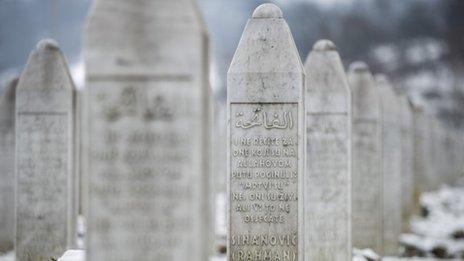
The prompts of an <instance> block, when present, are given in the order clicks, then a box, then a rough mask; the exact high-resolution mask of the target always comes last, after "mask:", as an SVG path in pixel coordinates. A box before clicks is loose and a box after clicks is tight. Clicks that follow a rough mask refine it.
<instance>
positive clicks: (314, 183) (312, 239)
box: [305, 40, 352, 260]
mask: <svg viewBox="0 0 464 261" xmlns="http://www.w3.org/2000/svg"><path fill="white" fill-rule="evenodd" d="M305 69H306V73H307V77H306V98H305V103H306V136H307V142H306V152H307V165H306V168H307V169H306V174H305V179H306V182H305V186H306V187H305V193H306V197H305V200H307V201H306V203H305V204H307V205H308V206H309V208H307V210H306V212H305V222H306V230H305V236H306V241H305V245H306V247H305V249H306V250H307V251H308V253H307V254H309V255H307V260H349V259H351V248H352V247H351V197H350V195H351V164H350V160H351V159H350V155H351V147H350V140H351V137H350V129H351V118H350V111H351V97H350V88H349V86H348V81H347V78H346V74H345V69H344V68H343V65H342V62H341V60H340V57H339V55H338V53H337V51H336V47H335V45H334V44H333V43H332V42H330V41H327V40H321V41H319V42H317V43H316V44H315V45H314V48H313V51H312V52H311V53H310V54H309V56H308V59H307V60H306V64H305Z"/></svg>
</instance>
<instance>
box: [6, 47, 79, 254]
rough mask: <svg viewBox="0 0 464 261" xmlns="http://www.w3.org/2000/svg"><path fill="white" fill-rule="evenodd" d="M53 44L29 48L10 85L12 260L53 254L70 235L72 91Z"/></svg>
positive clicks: (72, 219) (66, 243) (72, 217)
mask: <svg viewBox="0 0 464 261" xmlns="http://www.w3.org/2000/svg"><path fill="white" fill-rule="evenodd" d="M73 88H74V84H73V82H72V79H71V77H70V75H69V71H68V67H67V64H66V61H65V58H64V57H63V55H62V53H61V51H60V50H59V47H58V46H57V44H56V43H55V42H54V41H52V40H43V41H41V42H40V43H39V44H38V45H37V48H36V50H34V51H32V53H31V55H30V57H29V60H28V62H27V65H26V68H25V69H24V71H23V74H22V75H21V78H20V80H19V83H18V87H17V90H16V115H15V116H16V153H17V155H16V242H15V251H16V260H18V261H22V260H34V261H36V260H37V261H41V260H43V261H45V260H47V261H49V260H51V259H53V258H55V259H56V258H58V257H60V255H61V254H62V253H63V252H64V250H66V248H67V247H68V246H69V245H70V244H71V243H72V240H73V239H74V237H75V235H74V227H75V213H73V208H72V202H73V191H74V190H73V184H72V181H73V176H72V170H73V167H72V159H73V156H72V152H73V148H72V143H73V138H72V137H73V136H72V135H73V129H72V126H73V122H72V117H73V116H72V99H73V98H72V95H73Z"/></svg>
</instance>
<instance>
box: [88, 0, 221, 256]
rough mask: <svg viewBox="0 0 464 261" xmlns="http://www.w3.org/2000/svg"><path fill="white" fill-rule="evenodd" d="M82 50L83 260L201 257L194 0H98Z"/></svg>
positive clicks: (202, 164)
mask: <svg viewBox="0 0 464 261" xmlns="http://www.w3.org/2000/svg"><path fill="white" fill-rule="evenodd" d="M84 50H85V51H84V52H85V61H86V68H87V101H85V104H86V105H85V106H87V109H86V110H87V113H88V115H87V116H86V118H87V121H88V124H89V125H88V130H87V131H89V132H88V133H87V134H84V137H86V136H87V138H88V139H89V140H87V141H85V142H84V143H86V144H88V145H87V147H88V156H89V158H88V166H86V167H84V168H86V169H87V171H88V176H89V178H88V179H89V180H88V181H87V182H86V183H88V184H89V185H88V190H89V192H88V193H89V199H88V202H89V203H88V211H87V212H88V213H87V235H88V238H87V253H86V255H87V260H90V261H99V260H120V261H123V260H127V261H131V260H135V259H136V260H141V261H143V260H163V261H177V260H182V261H183V260H192V261H203V260H207V258H208V254H209V252H210V249H211V232H210V230H209V229H210V225H212V222H211V215H210V210H209V206H210V204H209V203H210V202H209V200H210V199H209V198H210V192H209V188H210V185H209V182H210V181H209V173H210V170H211V168H210V164H211V160H210V150H211V148H210V147H211V144H210V137H211V135H210V129H211V128H210V125H211V120H210V110H211V108H210V90H209V86H208V66H207V63H208V57H207V50H208V48H207V32H206V29H205V26H204V24H203V22H202V20H201V17H200V14H199V12H198V10H197V8H196V6H195V5H194V3H193V1H191V0H176V1H163V0H135V1H130V2H128V1H126V0H98V1H96V2H95V3H94V6H93V8H92V12H91V14H90V17H89V18H88V23H87V26H86V32H85V48H84ZM86 186H87V185H86Z"/></svg>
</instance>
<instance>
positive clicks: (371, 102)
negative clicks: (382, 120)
mask: <svg viewBox="0 0 464 261" xmlns="http://www.w3.org/2000/svg"><path fill="white" fill-rule="evenodd" d="M348 81H349V83H350V86H351V89H352V96H353V120H357V119H366V120H370V119H375V120H377V119H378V117H379V108H378V106H379V95H378V89H377V88H376V86H375V82H374V78H373V76H372V74H371V72H370V70H369V66H368V65H367V64H366V63H364V62H360V61H358V62H354V63H352V64H351V65H350V67H349V72H348Z"/></svg>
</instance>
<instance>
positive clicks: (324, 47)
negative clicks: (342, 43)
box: [313, 40, 337, 52]
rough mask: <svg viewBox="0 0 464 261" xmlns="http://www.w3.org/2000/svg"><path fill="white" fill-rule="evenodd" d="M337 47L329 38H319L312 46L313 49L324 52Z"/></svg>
mask: <svg viewBox="0 0 464 261" xmlns="http://www.w3.org/2000/svg"><path fill="white" fill-rule="evenodd" d="M336 50H337V47H336V46H335V44H334V43H333V42H332V41H330V40H319V41H317V42H316V43H315V44H314V46H313V51H317V52H325V51H336Z"/></svg>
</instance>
